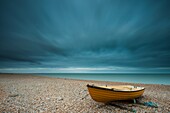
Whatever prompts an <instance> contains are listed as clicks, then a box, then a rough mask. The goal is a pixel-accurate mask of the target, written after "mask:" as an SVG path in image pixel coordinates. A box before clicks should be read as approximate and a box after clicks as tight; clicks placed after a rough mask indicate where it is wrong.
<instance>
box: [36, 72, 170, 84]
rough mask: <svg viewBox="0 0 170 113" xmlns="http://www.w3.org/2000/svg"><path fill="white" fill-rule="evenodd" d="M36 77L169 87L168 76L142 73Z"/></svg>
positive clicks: (66, 74) (169, 75)
mask: <svg viewBox="0 0 170 113" xmlns="http://www.w3.org/2000/svg"><path fill="white" fill-rule="evenodd" d="M36 75H41V76H48V77H55V78H69V79H80V80H99V81H113V82H129V83H145V84H166V85H170V74H165V73H163V74H148V73H147V74H142V73H140V74H139V73H133V74H129V73H123V74H120V73H119V74H115V73H38V74H36Z"/></svg>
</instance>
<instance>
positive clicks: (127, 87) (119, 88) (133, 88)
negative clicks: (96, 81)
mask: <svg viewBox="0 0 170 113" xmlns="http://www.w3.org/2000/svg"><path fill="white" fill-rule="evenodd" d="M98 87H101V88H105V89H113V90H115V91H138V90H142V89H144V87H138V86H131V85H118V86H107V85H106V86H98Z"/></svg>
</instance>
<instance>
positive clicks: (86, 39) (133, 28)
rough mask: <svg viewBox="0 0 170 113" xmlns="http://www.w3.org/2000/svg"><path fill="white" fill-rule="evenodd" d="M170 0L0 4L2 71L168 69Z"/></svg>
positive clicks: (54, 0) (15, 1) (5, 1)
mask: <svg viewBox="0 0 170 113" xmlns="http://www.w3.org/2000/svg"><path fill="white" fill-rule="evenodd" d="M169 5H170V2H169V1H168V0H162V1H156V0H141V1H136V0H129V1H127V0H125V1H116V0H114V1H112V0H107V1H104V0H93V1H91V0H72V1H70V0H63V1H59V0H50V1H48V0H36V1H35V0H29V1H23V0H1V3H0V6H1V7H0V14H1V18H0V24H1V25H0V62H1V65H0V67H2V68H8V67H49V68H50V67H64V68H65V67H109V66H113V67H114V66H117V67H135V68H141V69H143V68H155V69H156V68H169V67H170V44H169V43H170V15H169V12H170V8H169Z"/></svg>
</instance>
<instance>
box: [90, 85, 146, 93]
mask: <svg viewBox="0 0 170 113" xmlns="http://www.w3.org/2000/svg"><path fill="white" fill-rule="evenodd" d="M87 87H88V88H89V87H90V88H95V89H102V90H108V91H113V92H129V93H131V92H140V91H142V90H145V88H143V89H140V90H135V91H121V90H114V88H112V89H108V88H103V87H99V86H95V85H89V84H87Z"/></svg>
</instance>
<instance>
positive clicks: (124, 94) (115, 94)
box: [87, 84, 145, 103]
mask: <svg viewBox="0 0 170 113" xmlns="http://www.w3.org/2000/svg"><path fill="white" fill-rule="evenodd" d="M87 87H88V91H89V94H90V95H91V97H92V99H93V100H95V101H97V102H103V103H108V102H112V101H117V100H132V99H135V98H138V97H140V96H141V95H142V94H143V93H144V90H145V88H144V87H136V86H131V85H119V86H95V85H89V84H88V85H87Z"/></svg>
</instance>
